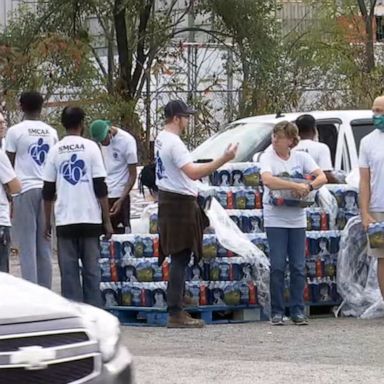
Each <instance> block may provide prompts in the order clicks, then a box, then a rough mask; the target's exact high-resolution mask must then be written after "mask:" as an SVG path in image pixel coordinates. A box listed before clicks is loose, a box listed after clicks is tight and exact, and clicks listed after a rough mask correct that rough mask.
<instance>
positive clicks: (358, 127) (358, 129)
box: [351, 119, 374, 155]
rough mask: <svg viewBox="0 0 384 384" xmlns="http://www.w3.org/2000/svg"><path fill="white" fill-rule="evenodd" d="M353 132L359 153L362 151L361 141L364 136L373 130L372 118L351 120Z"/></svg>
mask: <svg viewBox="0 0 384 384" xmlns="http://www.w3.org/2000/svg"><path fill="white" fill-rule="evenodd" d="M351 127H352V134H353V138H354V139H355V143H356V150H357V154H358V155H359V153H360V143H361V140H362V138H363V137H365V136H367V135H369V134H370V133H371V132H372V131H373V130H374V127H373V124H372V119H361V120H353V121H352V122H351Z"/></svg>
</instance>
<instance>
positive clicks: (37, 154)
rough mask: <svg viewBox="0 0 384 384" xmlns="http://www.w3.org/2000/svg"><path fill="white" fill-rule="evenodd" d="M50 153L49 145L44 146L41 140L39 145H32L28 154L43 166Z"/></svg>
mask: <svg viewBox="0 0 384 384" xmlns="http://www.w3.org/2000/svg"><path fill="white" fill-rule="evenodd" d="M48 152H49V145H48V144H44V140H43V139H42V138H40V139H39V140H38V141H37V143H34V144H31V145H30V146H29V148H28V153H29V154H30V155H31V157H32V159H33V160H34V162H35V163H36V164H37V165H43V164H44V163H45V159H46V158H47V154H48Z"/></svg>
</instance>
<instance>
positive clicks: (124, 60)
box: [113, 0, 133, 100]
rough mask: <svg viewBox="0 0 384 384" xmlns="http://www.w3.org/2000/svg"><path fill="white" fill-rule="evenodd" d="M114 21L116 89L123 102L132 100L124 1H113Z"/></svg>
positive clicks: (130, 59)
mask: <svg viewBox="0 0 384 384" xmlns="http://www.w3.org/2000/svg"><path fill="white" fill-rule="evenodd" d="M113 16H114V21H115V31H116V42H117V51H118V56H119V75H120V79H119V82H118V86H117V89H118V90H119V91H120V93H121V95H122V96H123V98H124V99H125V100H132V98H133V93H132V90H131V73H132V57H131V55H130V51H129V47H128V35H127V24H126V12H125V4H124V0H115V7H114V15H113Z"/></svg>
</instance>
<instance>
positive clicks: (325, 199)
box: [316, 187, 338, 230]
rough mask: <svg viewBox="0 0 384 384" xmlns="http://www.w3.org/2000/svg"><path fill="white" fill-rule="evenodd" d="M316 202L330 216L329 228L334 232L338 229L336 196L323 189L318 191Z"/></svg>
mask: <svg viewBox="0 0 384 384" xmlns="http://www.w3.org/2000/svg"><path fill="white" fill-rule="evenodd" d="M316 200H317V203H318V205H319V206H320V207H321V208H323V209H324V210H325V211H327V212H328V214H329V227H330V229H332V230H335V229H337V228H336V218H337V212H338V205H337V200H336V198H335V196H334V195H332V193H331V192H330V191H329V190H328V189H327V188H326V187H321V188H320V189H319V190H318V191H317V196H316Z"/></svg>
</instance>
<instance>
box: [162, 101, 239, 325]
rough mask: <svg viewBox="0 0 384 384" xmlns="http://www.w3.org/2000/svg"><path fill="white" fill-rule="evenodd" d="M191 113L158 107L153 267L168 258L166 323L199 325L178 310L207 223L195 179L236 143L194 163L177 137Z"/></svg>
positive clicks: (172, 105) (226, 157) (175, 106)
mask: <svg viewBox="0 0 384 384" xmlns="http://www.w3.org/2000/svg"><path fill="white" fill-rule="evenodd" d="M194 113H195V111H194V110H193V109H191V108H190V107H188V106H187V105H186V104H185V103H184V102H183V101H181V100H174V101H170V102H169V103H168V104H167V105H166V106H165V109H164V115H165V119H166V121H165V127H164V130H163V131H162V132H161V133H160V134H159V135H158V136H157V138H156V141H155V158H156V185H157V187H158V189H159V214H158V217H159V218H158V224H159V225H158V227H159V236H160V238H159V247H160V257H159V265H161V264H162V262H163V261H164V259H165V257H166V256H169V255H170V256H171V266H170V271H169V282H168V290H167V292H168V293H167V303H168V312H169V319H168V327H169V328H199V327H203V326H204V322H203V321H201V320H196V319H192V318H191V317H190V316H189V315H188V313H186V312H185V311H183V296H184V289H185V270H186V267H187V266H188V264H189V262H190V260H191V253H194V254H195V256H196V257H197V258H199V257H201V256H202V240H203V231H204V228H205V227H206V226H207V225H208V223H209V221H208V219H207V217H206V216H205V214H204V211H203V210H202V209H201V208H200V207H199V205H198V203H197V193H198V189H197V185H196V180H199V179H201V178H203V177H206V176H208V175H210V174H211V173H212V172H214V171H215V170H216V169H217V168H219V167H221V166H222V165H224V164H225V163H226V162H228V161H230V160H232V159H234V158H235V155H236V152H237V145H230V146H229V147H228V148H227V150H226V151H225V153H224V154H223V155H222V156H221V157H220V158H218V159H217V160H214V161H211V162H208V163H204V164H195V163H193V161H192V157H191V155H190V153H189V151H188V149H187V147H186V146H185V144H184V143H183V142H182V140H181V138H180V135H181V134H182V133H183V132H184V131H185V129H186V128H187V126H188V122H189V117H190V115H192V114H194Z"/></svg>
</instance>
